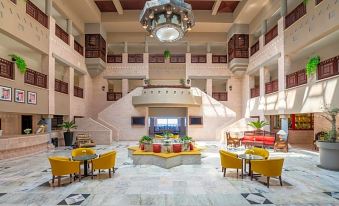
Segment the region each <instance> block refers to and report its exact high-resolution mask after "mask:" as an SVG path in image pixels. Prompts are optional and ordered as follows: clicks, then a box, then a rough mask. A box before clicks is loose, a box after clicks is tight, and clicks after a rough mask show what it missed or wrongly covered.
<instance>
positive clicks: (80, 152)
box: [72, 148, 95, 157]
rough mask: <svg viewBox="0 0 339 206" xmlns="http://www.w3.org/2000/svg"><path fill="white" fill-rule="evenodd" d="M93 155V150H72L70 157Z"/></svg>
mask: <svg viewBox="0 0 339 206" xmlns="http://www.w3.org/2000/svg"><path fill="white" fill-rule="evenodd" d="M92 154H95V150H94V149H91V148H77V149H74V150H72V157H77V156H81V155H92Z"/></svg>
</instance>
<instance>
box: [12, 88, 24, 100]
mask: <svg viewBox="0 0 339 206" xmlns="http://www.w3.org/2000/svg"><path fill="white" fill-rule="evenodd" d="M14 101H15V102H18V103H25V91H24V90H21V89H15V90H14Z"/></svg>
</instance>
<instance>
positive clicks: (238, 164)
mask: <svg viewBox="0 0 339 206" xmlns="http://www.w3.org/2000/svg"><path fill="white" fill-rule="evenodd" d="M219 153H220V162H221V167H222V171H223V172H224V177H225V176H226V168H232V169H237V178H238V175H239V169H242V161H241V159H239V158H238V155H237V154H234V153H231V152H227V151H225V150H220V151H219Z"/></svg>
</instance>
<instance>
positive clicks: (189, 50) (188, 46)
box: [186, 42, 191, 53]
mask: <svg viewBox="0 0 339 206" xmlns="http://www.w3.org/2000/svg"><path fill="white" fill-rule="evenodd" d="M186 53H191V46H190V43H189V42H187V43H186Z"/></svg>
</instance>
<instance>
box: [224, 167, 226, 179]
mask: <svg viewBox="0 0 339 206" xmlns="http://www.w3.org/2000/svg"><path fill="white" fill-rule="evenodd" d="M224 177H226V168H224Z"/></svg>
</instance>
